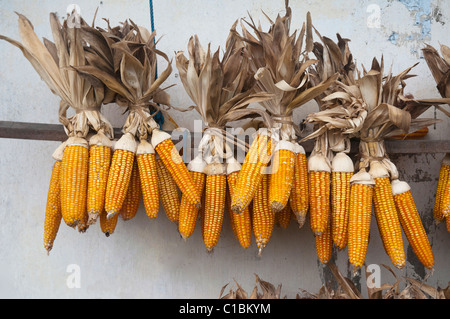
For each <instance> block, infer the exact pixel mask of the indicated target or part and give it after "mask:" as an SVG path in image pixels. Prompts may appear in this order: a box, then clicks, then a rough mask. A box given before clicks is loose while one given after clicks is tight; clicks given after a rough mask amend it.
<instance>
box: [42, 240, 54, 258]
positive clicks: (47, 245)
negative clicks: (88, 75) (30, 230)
mask: <svg viewBox="0 0 450 319" xmlns="http://www.w3.org/2000/svg"><path fill="white" fill-rule="evenodd" d="M44 248H45V250H46V251H47V256H49V255H50V251H51V250H52V248H53V244H51V243H44Z"/></svg>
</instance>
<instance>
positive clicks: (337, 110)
mask: <svg viewBox="0 0 450 319" xmlns="http://www.w3.org/2000/svg"><path fill="white" fill-rule="evenodd" d="M316 34H317V35H318V37H319V38H320V40H321V42H315V43H314V49H313V52H314V54H315V56H316V57H317V60H318V63H317V64H316V65H314V66H313V67H312V68H311V73H310V75H311V79H312V80H311V81H312V82H313V83H320V82H321V81H323V79H327V78H329V77H330V76H332V75H334V74H337V75H338V76H337V79H336V82H335V83H333V85H331V86H330V87H329V88H328V89H327V90H326V91H325V92H324V93H322V94H321V95H319V96H318V97H316V102H317V104H318V105H319V112H317V113H312V114H309V115H308V117H307V118H306V122H307V123H312V124H314V127H315V130H314V132H313V133H311V134H310V135H308V136H307V137H305V138H304V139H303V140H302V141H306V140H309V139H315V146H314V149H313V151H312V153H311V156H310V158H309V159H308V169H309V175H310V178H309V180H310V191H311V196H310V221H311V223H310V225H311V230H312V231H313V233H314V234H315V238H316V241H317V242H323V243H327V244H328V245H331V246H330V247H328V248H327V250H325V251H326V252H327V253H328V252H330V251H331V250H332V246H333V244H334V245H335V246H336V247H337V248H338V249H339V250H342V249H344V248H345V247H346V246H347V233H348V232H347V229H348V220H349V210H350V196H351V179H352V177H353V175H354V164H353V161H352V160H351V158H350V157H349V155H348V154H349V152H350V148H351V143H350V139H351V138H353V137H354V136H356V134H357V133H358V131H359V130H360V129H361V127H362V124H363V122H364V119H365V117H366V116H367V106H366V104H364V103H361V101H359V100H358V99H356V98H353V97H352V96H351V95H349V94H348V93H346V91H345V88H348V87H351V86H354V85H355V77H354V69H355V65H354V63H353V60H352V59H353V58H352V55H351V53H350V50H349V47H348V42H349V40H347V39H343V38H342V37H341V36H340V35H339V34H338V35H337V37H338V41H337V43H335V42H333V41H332V40H331V39H329V38H327V37H322V36H321V35H320V34H319V32H318V31H317V30H316ZM321 236H325V237H326V238H321ZM329 236H331V239H332V240H331V241H330V240H328V237H329ZM317 247H318V248H321V250H320V251H318V256H319V259H320V260H321V261H322V262H323V261H326V262H328V261H329V258H324V257H321V256H324V254H323V252H322V251H324V250H323V244H322V245H317ZM325 256H327V255H325Z"/></svg>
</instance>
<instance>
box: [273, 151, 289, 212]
mask: <svg viewBox="0 0 450 319" xmlns="http://www.w3.org/2000/svg"><path fill="white" fill-rule="evenodd" d="M294 170H295V154H294V152H292V151H290V150H285V149H280V150H277V151H276V152H275V154H274V156H273V159H272V174H271V177H270V187H269V201H270V205H271V207H272V210H273V211H274V212H280V211H282V210H283V208H285V207H286V205H287V204H288V202H289V197H290V195H291V190H292V186H293V183H294Z"/></svg>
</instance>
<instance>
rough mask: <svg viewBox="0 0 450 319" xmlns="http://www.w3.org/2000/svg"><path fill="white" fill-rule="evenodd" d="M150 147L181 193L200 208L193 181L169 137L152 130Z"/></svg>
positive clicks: (198, 196)
mask: <svg viewBox="0 0 450 319" xmlns="http://www.w3.org/2000/svg"><path fill="white" fill-rule="evenodd" d="M152 145H153V147H154V148H155V150H156V152H157V153H158V155H159V156H160V158H161V160H162V162H163V163H164V165H165V166H166V167H167V169H168V170H169V172H170V174H171V175H172V177H173V179H174V180H175V182H176V183H177V186H178V187H179V188H180V190H181V192H182V193H183V194H185V195H186V196H187V198H188V199H189V201H190V202H191V203H192V204H194V205H196V206H197V207H198V208H200V206H201V202H200V201H201V198H200V195H199V194H197V189H196V187H195V185H194V181H193V180H192V177H191V175H190V174H189V171H188V169H187V167H186V165H185V164H184V162H183V159H182V158H181V156H180V154H179V153H178V151H177V149H176V148H175V145H174V144H173V142H172V140H171V137H170V135H169V134H167V133H166V132H163V131H160V130H158V129H155V130H153V133H152Z"/></svg>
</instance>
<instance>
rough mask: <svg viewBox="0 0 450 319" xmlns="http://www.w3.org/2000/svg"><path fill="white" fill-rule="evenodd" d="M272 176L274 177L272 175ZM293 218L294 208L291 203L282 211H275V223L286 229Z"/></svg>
mask: <svg viewBox="0 0 450 319" xmlns="http://www.w3.org/2000/svg"><path fill="white" fill-rule="evenodd" d="M270 178H272V176H271V177H270ZM291 218H292V210H291V206H290V205H286V206H284V208H283V209H282V210H281V211H279V212H275V224H277V225H279V226H280V227H282V228H284V229H286V228H288V227H289V224H290V223H291Z"/></svg>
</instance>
